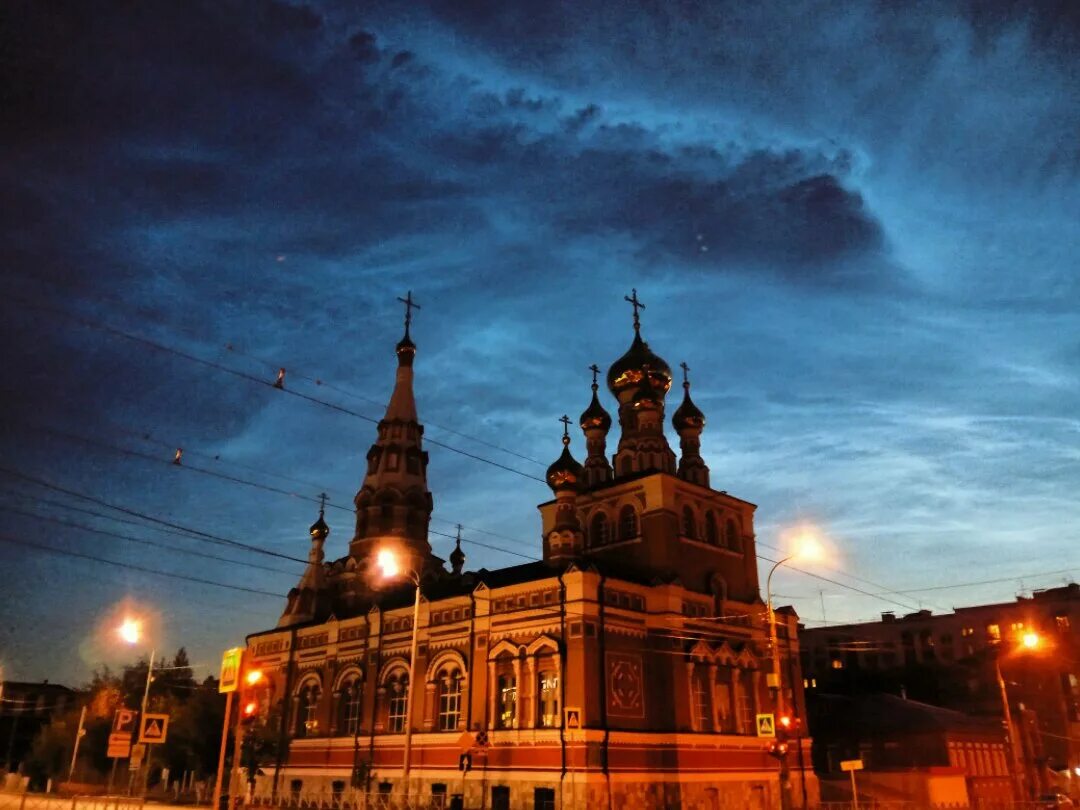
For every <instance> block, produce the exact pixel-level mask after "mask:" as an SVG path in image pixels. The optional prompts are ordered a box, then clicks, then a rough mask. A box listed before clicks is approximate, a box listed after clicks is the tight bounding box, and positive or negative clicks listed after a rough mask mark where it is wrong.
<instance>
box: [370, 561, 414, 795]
mask: <svg viewBox="0 0 1080 810" xmlns="http://www.w3.org/2000/svg"><path fill="white" fill-rule="evenodd" d="M375 564H376V565H378V566H379V568H380V569H381V570H382V576H383V578H384V579H393V578H395V577H398V576H401V575H402V574H404V575H405V576H407V577H408V578H409V579H410V580H412V583H413V585H415V586H416V592H415V597H414V599H413V618H412V639H411V641H410V642H409V685H408V687H407V688H408V692H407V693H406V695H405V761H404V762H403V763H402V774H401V776H402V783H403V787H404V788H405V792H406V793H408V789H409V764H410V759H411V757H412V713H413V694H414V693H415V689H416V637H417V634H418V632H419V629H420V575H419V574H418V573H416V571H415V570H413V569H412V568H408V569H403V568H402V567H401V564H400V562H399V561H398V557H397V554H395V553H394V552H393V551H392V550H391V549H388V548H384V549H382V550H381V551H379V553H378V555H377V557H376V563H375Z"/></svg>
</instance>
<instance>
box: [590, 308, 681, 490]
mask: <svg viewBox="0 0 1080 810" xmlns="http://www.w3.org/2000/svg"><path fill="white" fill-rule="evenodd" d="M631 292H632V295H627V296H624V298H625V299H626V301H628V302H629V303H630V305H631V306H632V307H633V308H634V339H633V341H632V342H631V344H630V348H629V349H628V350H627V351H626V354H624V355H623V356H622V357H620V358H619V359H618V360H616V361H615V362H614V363H612V364H611V368H609V369H608V373H607V383H608V389H609V390H610V391H611V393H612V394H614V395H615V398H616V399H618V400H619V426H620V427H621V428H622V434H621V435H620V437H619V448H618V451H617V452H616V454H615V465H614V466H615V475H616V477H622V476H626V475H632V474H634V473H641V472H655V471H659V472H667V473H672V474H674V472H675V454H674V453H672V452H671V448H670V447H669V446H668V443H667V438H666V437H665V436H664V398H665V397H666V396H667V392H668V389H670V388H671V368H670V366H668V364H667V363H666V362H665V361H664V359H663V358H662V357H659V356H658V355H656V354H655V353H654V352H653V351H652V350H651V349H650V348H649V344H648V343H646V342H645V340H644V339H643V338H642V337H641V318H640V316H639V314H638V310H641V309H644V308H645V305H644V304H643V303H641V301H640V299H639V298H638V296H637V290H636V289H634V290H632V291H631Z"/></svg>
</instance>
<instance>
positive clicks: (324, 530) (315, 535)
mask: <svg viewBox="0 0 1080 810" xmlns="http://www.w3.org/2000/svg"><path fill="white" fill-rule="evenodd" d="M320 497H321V498H322V499H323V501H322V504H320V506H319V519H318V520H316V521H315V522H314V523H312V524H311V528H310V529H308V534H310V535H311V539H312V540H325V539H326V536H327V535H328V534H330V527H329V526H327V525H326V521H325V520H324V519H323V510H324V509H325V508H326V506H325V504H326V500H325V498H326V496H325V495H323V496H320Z"/></svg>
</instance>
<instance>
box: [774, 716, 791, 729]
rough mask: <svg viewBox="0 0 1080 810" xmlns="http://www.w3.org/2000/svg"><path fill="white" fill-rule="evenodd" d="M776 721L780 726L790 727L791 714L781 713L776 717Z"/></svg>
mask: <svg viewBox="0 0 1080 810" xmlns="http://www.w3.org/2000/svg"><path fill="white" fill-rule="evenodd" d="M777 722H778V723H779V724H780V726H781V727H782V728H787V729H790V728H791V723H792V720H791V715H790V714H782V715H780V716H779V717H778V718H777Z"/></svg>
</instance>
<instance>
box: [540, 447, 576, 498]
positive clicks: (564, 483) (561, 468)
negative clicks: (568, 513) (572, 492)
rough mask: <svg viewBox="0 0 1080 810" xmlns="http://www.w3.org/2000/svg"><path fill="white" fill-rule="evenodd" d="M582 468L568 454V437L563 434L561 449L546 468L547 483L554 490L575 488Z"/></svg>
mask: <svg viewBox="0 0 1080 810" xmlns="http://www.w3.org/2000/svg"><path fill="white" fill-rule="evenodd" d="M583 473H584V468H583V467H582V466H581V465H580V464H578V463H577V460H576V459H575V458H574V457H573V456H572V455H570V437H569V436H563V451H562V455H561V456H559V457H558V458H557V459H556V460H555V463H554V464H552V465H551V466H550V467H548V469H547V483H548V486H549V487H551V489H552V491H554V492H561V491H564V490H568V489H577V488H578V485H579V484H580V482H581V476H582V474H583Z"/></svg>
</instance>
